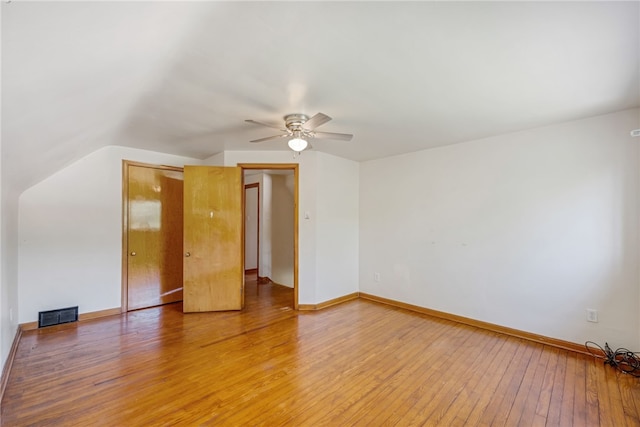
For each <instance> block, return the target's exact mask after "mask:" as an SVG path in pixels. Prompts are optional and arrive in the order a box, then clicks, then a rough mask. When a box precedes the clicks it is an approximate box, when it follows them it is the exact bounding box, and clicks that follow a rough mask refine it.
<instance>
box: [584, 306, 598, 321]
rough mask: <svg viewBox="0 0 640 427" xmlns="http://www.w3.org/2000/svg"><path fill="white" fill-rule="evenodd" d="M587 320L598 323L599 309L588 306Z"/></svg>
mask: <svg viewBox="0 0 640 427" xmlns="http://www.w3.org/2000/svg"><path fill="white" fill-rule="evenodd" d="M587 322H593V323H598V310H595V309H593V308H587Z"/></svg>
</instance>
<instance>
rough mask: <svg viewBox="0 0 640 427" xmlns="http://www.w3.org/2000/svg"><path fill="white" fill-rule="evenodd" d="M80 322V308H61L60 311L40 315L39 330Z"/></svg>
mask: <svg viewBox="0 0 640 427" xmlns="http://www.w3.org/2000/svg"><path fill="white" fill-rule="evenodd" d="M77 321H78V307H68V308H60V309H58V310H49V311H41V312H39V313H38V328H43V327H45V326H53V325H59V324H60V323H69V322H77Z"/></svg>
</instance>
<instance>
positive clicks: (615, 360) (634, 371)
mask: <svg viewBox="0 0 640 427" xmlns="http://www.w3.org/2000/svg"><path fill="white" fill-rule="evenodd" d="M584 346H585V347H586V349H587V351H588V352H589V354H591V355H592V356H593V357H595V358H597V359H604V364H605V365H611V366H613V367H614V368H616V369H618V370H619V371H621V372H624V373H625V374H629V375H632V376H634V377H636V378H640V357H639V356H638V354H640V353H639V352H635V353H634V352H633V351H629V350H627V349H626V348H619V349H617V350H616V351H613V350H612V349H611V347H609V344H608V343H606V342H605V343H604V348H602V347H600V346H599V345H598V344H596V343H594V342H593V341H587V342H586V343H584ZM595 349H598V350H600V351H601V352H602V355H600V354H596V353H595Z"/></svg>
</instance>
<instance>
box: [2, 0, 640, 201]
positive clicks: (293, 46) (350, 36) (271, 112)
mask: <svg viewBox="0 0 640 427" xmlns="http://www.w3.org/2000/svg"><path fill="white" fill-rule="evenodd" d="M639 57H640V3H638V2H618V3H616V2H608V1H607V2H539V3H533V2H531V3H529V2H469V3H464V2H447V3H444V2H442V3H441V2H407V3H404V2H256V3H253V2H23V1H20V0H14V1H12V2H10V3H6V2H3V3H2V161H3V168H2V172H3V178H4V179H8V180H9V181H10V182H11V183H12V185H14V186H16V187H17V188H19V189H21V190H22V189H25V188H27V187H28V186H30V185H32V184H34V183H35V182H38V181H39V180H41V179H43V178H44V177H46V176H48V175H50V174H51V173H53V172H55V171H56V170H58V169H60V168H61V167H63V166H65V165H67V164H69V163H70V162H72V161H74V160H77V159H79V158H81V157H82V156H84V155H86V154H88V153H89V152H91V151H94V150H95V149H97V148H100V147H102V146H105V145H124V146H130V147H135V148H142V149H150V150H155V151H161V152H166V153H173V154H180V155H185V156H191V157H197V158H206V157H208V156H210V155H212V154H215V153H217V152H220V151H223V150H282V149H286V148H285V141H283V140H276V141H270V142H265V143H261V144H251V143H249V142H248V141H249V140H251V139H255V138H259V137H263V136H270V135H274V134H277V133H278V131H277V130H275V129H269V128H266V127H265V128H263V127H259V126H255V125H251V124H247V123H245V122H244V120H245V119H249V118H251V119H255V120H260V121H269V122H277V121H280V120H281V119H282V116H283V115H285V114H287V113H305V114H308V115H313V114H315V113H316V112H319V111H321V112H323V113H325V114H328V115H330V116H332V117H333V118H334V120H333V121H331V122H329V123H327V124H326V125H324V126H323V127H322V128H320V129H319V130H323V131H329V132H347V133H353V134H355V137H354V139H353V141H351V142H339V141H328V140H323V141H315V142H314V143H313V145H314V149H315V150H319V151H324V152H327V153H331V154H334V155H337V156H342V157H346V158H349V159H353V160H358V161H362V160H368V159H374V158H380V157H385V156H390V155H394V154H399V153H405V152H411V151H416V150H420V149H424V148H429V147H436V146H441V145H447V144H454V143H457V142H462V141H467V140H471V139H476V138H481V137H486V136H491V135H496V134H502V133H506V132H512V131H517V130H522V129H527V128H531V127H536V126H541V125H547V124H552V123H557V122H562V121H567V120H572V119H578V118H583V117H588V116H593V115H598V114H604V113H608V112H613V111H619V110H624V109H627V108H632V107H638V106H640V84H639V80H640V71H639ZM625 131H628V130H625Z"/></svg>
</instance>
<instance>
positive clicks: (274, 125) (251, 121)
mask: <svg viewBox="0 0 640 427" xmlns="http://www.w3.org/2000/svg"><path fill="white" fill-rule="evenodd" d="M245 122H247V123H253V124H254V125H260V126H266V127H268V128H274V129H278V130H281V131H283V132H285V131H286V129H282V125H277V124H275V123H263V122H258V121H256V120H250V119H248V120H245Z"/></svg>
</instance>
